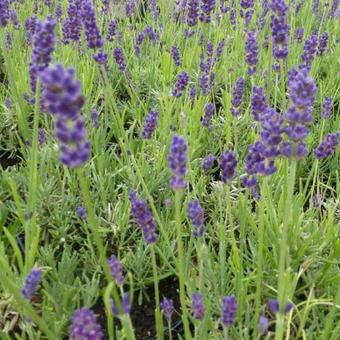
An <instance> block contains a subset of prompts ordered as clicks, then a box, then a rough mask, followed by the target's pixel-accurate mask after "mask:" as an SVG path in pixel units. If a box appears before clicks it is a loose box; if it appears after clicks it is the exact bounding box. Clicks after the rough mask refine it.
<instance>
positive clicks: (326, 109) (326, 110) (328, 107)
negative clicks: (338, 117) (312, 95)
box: [321, 97, 332, 119]
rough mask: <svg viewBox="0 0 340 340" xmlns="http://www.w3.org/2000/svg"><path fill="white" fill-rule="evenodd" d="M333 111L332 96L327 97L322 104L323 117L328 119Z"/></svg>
mask: <svg viewBox="0 0 340 340" xmlns="http://www.w3.org/2000/svg"><path fill="white" fill-rule="evenodd" d="M331 112H332V98H331V97H325V99H324V101H323V104H322V114H321V116H322V118H324V119H328V118H329V117H330V115H331Z"/></svg>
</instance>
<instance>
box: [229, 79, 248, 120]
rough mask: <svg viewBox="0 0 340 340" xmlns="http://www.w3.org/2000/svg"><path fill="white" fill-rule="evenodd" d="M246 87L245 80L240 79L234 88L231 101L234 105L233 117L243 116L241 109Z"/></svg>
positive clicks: (232, 109)
mask: <svg viewBox="0 0 340 340" xmlns="http://www.w3.org/2000/svg"><path fill="white" fill-rule="evenodd" d="M244 86H245V81H244V78H242V77H240V78H238V79H237V81H236V84H235V85H234V88H233V93H232V100H231V103H232V108H231V114H232V115H233V116H239V115H240V114H241V110H240V108H239V107H240V106H241V104H242V99H243V94H244Z"/></svg>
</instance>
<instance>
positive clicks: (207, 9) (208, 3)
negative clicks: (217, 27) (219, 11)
mask: <svg viewBox="0 0 340 340" xmlns="http://www.w3.org/2000/svg"><path fill="white" fill-rule="evenodd" d="M215 6H216V1H215V0H201V10H202V14H201V15H200V21H202V22H205V23H210V22H211V14H212V12H213V11H214V9H215Z"/></svg>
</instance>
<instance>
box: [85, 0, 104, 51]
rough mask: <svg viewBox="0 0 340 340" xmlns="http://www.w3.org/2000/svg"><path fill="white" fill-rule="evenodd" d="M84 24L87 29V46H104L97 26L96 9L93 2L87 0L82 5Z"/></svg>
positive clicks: (94, 47) (92, 47)
mask: <svg viewBox="0 0 340 340" xmlns="http://www.w3.org/2000/svg"><path fill="white" fill-rule="evenodd" d="M82 18H83V26H84V29H85V35H86V41H87V47H88V48H91V49H97V48H102V47H103V45H104V40H103V39H102V37H101V35H100V32H99V28H98V26H97V22H96V17H95V11H94V8H93V6H92V3H91V2H90V1H88V0H85V2H83V5H82Z"/></svg>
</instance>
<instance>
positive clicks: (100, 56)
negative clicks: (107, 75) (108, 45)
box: [92, 51, 108, 72]
mask: <svg viewBox="0 0 340 340" xmlns="http://www.w3.org/2000/svg"><path fill="white" fill-rule="evenodd" d="M92 58H93V60H94V61H95V62H96V63H97V64H98V65H99V66H100V65H102V66H103V67H104V69H105V70H108V56H107V53H106V52H104V51H98V52H97V53H95V54H93V55H92ZM100 72H102V69H101V70H100Z"/></svg>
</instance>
